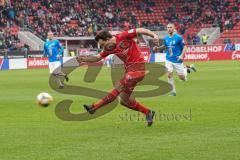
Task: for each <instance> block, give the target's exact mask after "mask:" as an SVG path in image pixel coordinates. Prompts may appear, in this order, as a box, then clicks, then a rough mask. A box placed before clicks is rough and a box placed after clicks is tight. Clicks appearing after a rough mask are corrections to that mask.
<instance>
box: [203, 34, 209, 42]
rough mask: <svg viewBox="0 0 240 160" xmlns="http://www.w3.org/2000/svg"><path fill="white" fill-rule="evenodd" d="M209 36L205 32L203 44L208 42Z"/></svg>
mask: <svg viewBox="0 0 240 160" xmlns="http://www.w3.org/2000/svg"><path fill="white" fill-rule="evenodd" d="M208 38H209V37H208V35H206V34H205V33H204V34H203V36H202V44H204V45H206V44H207V42H208Z"/></svg>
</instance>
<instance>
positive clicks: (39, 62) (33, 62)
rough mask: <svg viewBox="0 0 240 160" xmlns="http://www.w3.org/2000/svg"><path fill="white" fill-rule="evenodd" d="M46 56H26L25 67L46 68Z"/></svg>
mask: <svg viewBox="0 0 240 160" xmlns="http://www.w3.org/2000/svg"><path fill="white" fill-rule="evenodd" d="M47 67H48V58H28V59H27V68H30V69H31V68H47Z"/></svg>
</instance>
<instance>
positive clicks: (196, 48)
mask: <svg viewBox="0 0 240 160" xmlns="http://www.w3.org/2000/svg"><path fill="white" fill-rule="evenodd" d="M224 48H225V45H193V46H187V53H210V52H211V53H217V52H223V51H224Z"/></svg>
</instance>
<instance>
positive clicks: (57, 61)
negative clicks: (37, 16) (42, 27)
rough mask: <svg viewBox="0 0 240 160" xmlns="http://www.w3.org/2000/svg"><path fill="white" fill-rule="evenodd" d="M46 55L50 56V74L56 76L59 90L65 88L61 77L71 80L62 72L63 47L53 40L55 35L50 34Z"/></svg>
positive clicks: (45, 50) (45, 49) (45, 44)
mask: <svg viewBox="0 0 240 160" xmlns="http://www.w3.org/2000/svg"><path fill="white" fill-rule="evenodd" d="M44 55H45V56H48V61H49V73H50V74H52V75H54V76H56V78H57V81H58V83H59V88H60V89H62V88H63V87H64V85H63V83H62V81H61V79H60V77H64V78H65V79H66V81H68V80H69V78H68V76H67V74H65V73H63V72H62V70H61V57H62V56H63V47H62V45H61V43H60V42H59V41H58V40H56V39H53V33H52V32H48V39H47V40H46V42H45V43H44Z"/></svg>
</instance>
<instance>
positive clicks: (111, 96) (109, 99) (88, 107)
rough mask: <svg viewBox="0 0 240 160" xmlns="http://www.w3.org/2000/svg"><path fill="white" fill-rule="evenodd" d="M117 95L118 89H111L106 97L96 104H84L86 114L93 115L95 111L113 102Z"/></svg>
mask: <svg viewBox="0 0 240 160" xmlns="http://www.w3.org/2000/svg"><path fill="white" fill-rule="evenodd" d="M119 94H120V91H119V90H118V89H113V90H112V91H111V92H110V93H109V94H108V95H107V96H105V97H104V98H102V99H101V100H99V101H98V102H96V103H94V104H93V105H86V104H85V105H83V107H84V109H85V110H86V111H87V112H88V113H90V114H93V113H94V112H95V111H96V110H97V109H99V108H101V107H102V106H104V105H107V104H109V103H111V102H113V101H114V100H115V99H116V98H117V97H118V95H119Z"/></svg>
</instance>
